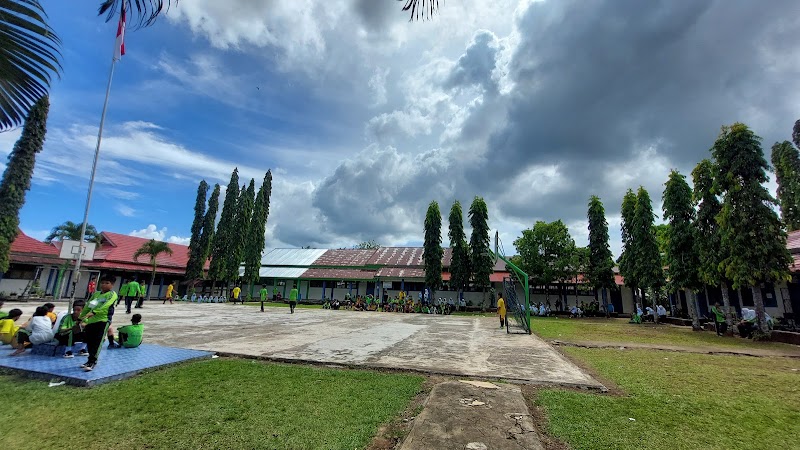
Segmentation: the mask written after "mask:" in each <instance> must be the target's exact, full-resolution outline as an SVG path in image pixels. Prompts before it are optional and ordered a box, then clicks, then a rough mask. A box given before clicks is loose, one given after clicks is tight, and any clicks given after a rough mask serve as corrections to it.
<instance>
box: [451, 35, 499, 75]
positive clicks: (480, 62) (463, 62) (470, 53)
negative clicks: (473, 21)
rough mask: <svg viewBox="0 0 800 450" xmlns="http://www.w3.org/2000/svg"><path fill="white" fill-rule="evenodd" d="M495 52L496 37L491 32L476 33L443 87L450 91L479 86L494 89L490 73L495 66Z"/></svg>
mask: <svg viewBox="0 0 800 450" xmlns="http://www.w3.org/2000/svg"><path fill="white" fill-rule="evenodd" d="M497 51H498V43H497V37H496V36H495V35H494V34H493V33H492V32H491V31H487V30H480V31H478V32H476V33H475V36H474V37H473V40H472V42H471V43H470V44H469V46H468V47H467V50H466V52H464V54H463V55H462V56H461V57H460V58H459V59H458V62H457V63H456V66H455V68H454V69H453V71H452V73H451V74H450V77H448V79H447V81H445V87H447V88H451V89H452V88H455V87H458V86H462V85H479V86H482V87H483V88H484V89H487V90H494V89H496V84H495V81H494V80H492V72H493V71H494V69H495V66H496V65H497Z"/></svg>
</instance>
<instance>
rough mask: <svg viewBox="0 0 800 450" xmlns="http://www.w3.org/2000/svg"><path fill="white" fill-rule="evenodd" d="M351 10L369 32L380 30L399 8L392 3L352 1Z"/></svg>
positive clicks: (363, 0) (372, 0) (373, 0)
mask: <svg viewBox="0 0 800 450" xmlns="http://www.w3.org/2000/svg"><path fill="white" fill-rule="evenodd" d="M353 3H354V4H353V8H354V9H355V11H356V13H357V14H358V16H359V17H360V18H361V21H362V22H363V23H364V25H365V26H366V27H367V28H369V29H370V30H380V29H381V28H382V27H383V26H384V25H386V23H387V21H388V20H389V19H390V18H392V17H393V13H394V14H396V13H397V11H398V9H399V7H398V5H397V4H395V3H393V2H385V1H376V0H353Z"/></svg>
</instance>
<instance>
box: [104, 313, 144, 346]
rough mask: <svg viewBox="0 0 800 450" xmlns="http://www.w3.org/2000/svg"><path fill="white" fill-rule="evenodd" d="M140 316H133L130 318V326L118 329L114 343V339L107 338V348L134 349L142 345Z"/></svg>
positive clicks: (142, 326) (142, 329)
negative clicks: (117, 336) (117, 335)
mask: <svg viewBox="0 0 800 450" xmlns="http://www.w3.org/2000/svg"><path fill="white" fill-rule="evenodd" d="M141 322H142V315H141V314H134V315H133V316H131V324H130V325H124V326H121V327H119V330H117V331H118V333H119V338H118V339H117V342H116V343H114V338H113V337H110V338H109V341H110V342H109V348H120V347H124V348H136V347H138V346H139V345H140V344H141V343H142V337H143V335H144V325H142V324H141Z"/></svg>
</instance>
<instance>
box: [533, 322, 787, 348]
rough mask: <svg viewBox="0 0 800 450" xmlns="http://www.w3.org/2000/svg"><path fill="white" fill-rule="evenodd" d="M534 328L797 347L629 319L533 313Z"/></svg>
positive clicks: (570, 337)
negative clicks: (638, 322)
mask: <svg viewBox="0 0 800 450" xmlns="http://www.w3.org/2000/svg"><path fill="white" fill-rule="evenodd" d="M531 328H532V329H533V332H534V333H536V334H537V335H539V336H540V337H542V338H544V339H548V340H550V339H557V340H561V341H567V342H613V343H617V342H619V343H623V342H635V343H641V344H662V345H681V346H689V347H709V346H714V347H733V348H762V349H772V350H793V351H797V347H796V346H793V345H790V344H783V343H780V342H754V341H752V340H749V339H740V338H738V337H719V336H717V335H716V334H715V333H714V332H711V331H692V329H691V327H677V326H673V325H666V324H665V325H661V324H659V325H655V324H639V325H637V324H631V323H628V319H605V318H582V319H567V318H559V317H535V318H534V317H532V318H531Z"/></svg>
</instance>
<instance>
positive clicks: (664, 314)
mask: <svg viewBox="0 0 800 450" xmlns="http://www.w3.org/2000/svg"><path fill="white" fill-rule="evenodd" d="M656 313H657V314H658V320H659V322H660V321H662V320H664V319H666V318H667V309H666V308H664V306H663V305H658V306H657V307H656Z"/></svg>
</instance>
